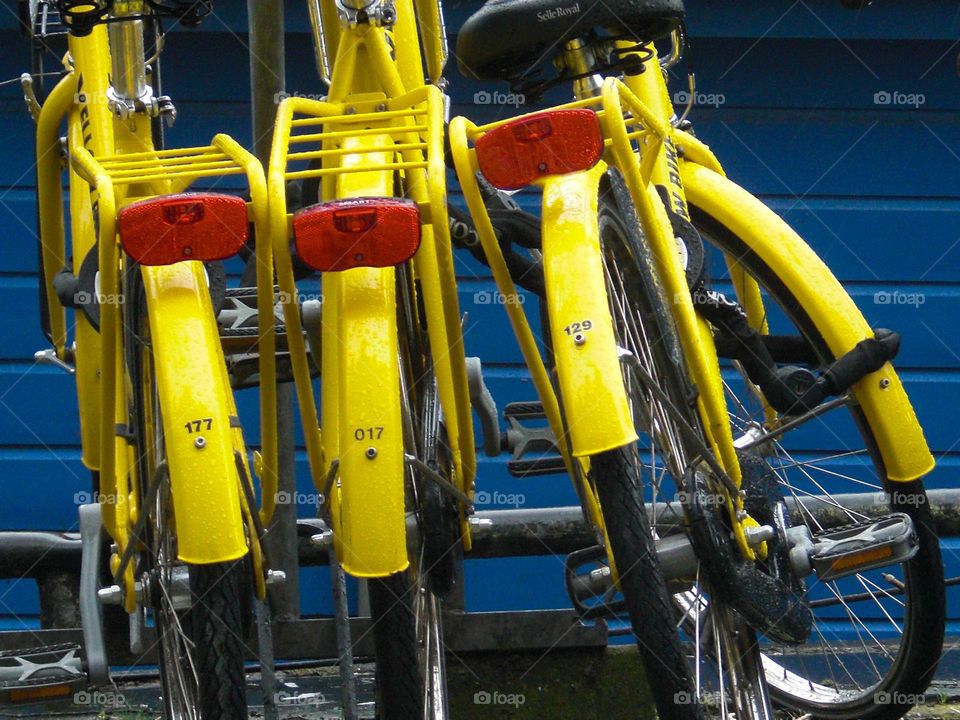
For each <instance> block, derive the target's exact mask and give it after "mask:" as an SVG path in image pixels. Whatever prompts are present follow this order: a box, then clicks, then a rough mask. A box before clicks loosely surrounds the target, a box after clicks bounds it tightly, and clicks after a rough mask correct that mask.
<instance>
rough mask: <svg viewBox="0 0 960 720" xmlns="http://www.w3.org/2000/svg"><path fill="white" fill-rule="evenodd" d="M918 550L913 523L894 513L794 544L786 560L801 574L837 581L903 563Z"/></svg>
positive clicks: (907, 516) (906, 517) (917, 540)
mask: <svg viewBox="0 0 960 720" xmlns="http://www.w3.org/2000/svg"><path fill="white" fill-rule="evenodd" d="M796 537H797V535H796V534H795V535H794V537H793V538H792V539H794V540H796ZM918 549H919V539H918V538H917V533H916V531H915V530H914V527H913V520H911V519H910V516H909V515H906V514H905V513H894V514H892V515H886V516H884V517H881V518H877V519H871V520H867V521H865V522H861V523H855V524H850V525H845V526H843V527H839V528H833V529H831V530H828V531H826V532H820V533H817V534H816V535H813V536H812V537H809V539H808V540H801V541H800V542H795V543H794V546H793V548H792V549H791V550H790V560H791V563H792V564H793V565H794V568H795V569H797V570H799V571H801V572H802V571H803V570H804V569H807V568H809V569H810V570H813V571H815V572H816V573H817V577H818V578H819V579H820V580H822V581H825V580H837V579H839V578H842V577H846V576H847V575H854V574H856V573H861V572H865V571H867V570H873V569H875V568H880V567H887V566H889V565H897V564H899V563H902V562H906V561H907V560H910V558H912V557H913V556H914V555H916V553H917V550H918ZM804 555H805V556H806V559H805V558H804V557H803V556H804Z"/></svg>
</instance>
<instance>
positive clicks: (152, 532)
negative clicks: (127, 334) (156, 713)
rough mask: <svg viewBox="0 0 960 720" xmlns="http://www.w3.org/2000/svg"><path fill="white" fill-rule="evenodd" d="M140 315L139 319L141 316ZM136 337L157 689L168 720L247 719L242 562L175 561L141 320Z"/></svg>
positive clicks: (247, 599) (246, 587)
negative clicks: (156, 655)
mask: <svg viewBox="0 0 960 720" xmlns="http://www.w3.org/2000/svg"><path fill="white" fill-rule="evenodd" d="M140 314H141V315H142V314H143V311H142V308H141V310H140ZM128 327H140V328H141V334H140V336H139V337H138V338H136V341H133V342H129V343H128V344H127V347H128V348H136V350H135V351H133V352H132V353H131V354H132V355H134V356H135V357H134V358H132V363H131V366H132V368H133V374H134V378H135V381H136V384H135V387H137V388H139V393H138V398H137V404H136V406H135V409H136V416H137V427H138V436H139V438H140V439H141V447H140V450H141V453H140V455H141V458H140V462H139V468H140V472H141V477H142V478H144V479H145V480H147V481H148V482H144V483H141V488H142V502H143V503H144V505H143V507H144V508H145V510H146V511H147V512H148V513H149V518H148V527H147V537H146V538H145V540H146V545H147V548H146V552H145V554H144V557H143V558H142V560H141V562H140V567H139V570H140V571H141V574H140V581H141V584H142V586H143V587H144V588H145V593H144V595H145V598H146V603H145V604H147V605H148V606H149V607H150V608H151V613H152V616H153V624H154V627H155V629H156V634H157V651H158V655H159V666H160V682H161V688H162V693H163V704H164V709H165V714H166V717H167V718H168V720H237V719H240V720H243V719H245V718H246V717H247V699H246V674H245V670H244V651H245V645H244V640H243V639H244V638H245V637H246V636H247V631H248V630H249V627H250V616H251V612H252V605H251V594H252V588H251V586H250V577H249V572H250V569H249V566H248V563H247V560H246V558H241V559H240V560H236V561H233V562H227V563H217V564H212V565H188V564H185V563H182V562H180V561H179V560H178V558H177V537H176V524H175V520H174V513H173V498H172V495H171V488H170V479H169V473H168V472H167V470H166V462H165V451H164V441H163V425H162V422H161V408H160V401H159V395H158V393H157V388H156V383H155V381H154V378H153V372H152V367H153V357H152V354H151V351H150V349H149V338H148V326H147V322H146V318H145V317H141V318H138V321H137V322H135V324H134V323H129V324H128Z"/></svg>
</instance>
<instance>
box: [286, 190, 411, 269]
mask: <svg viewBox="0 0 960 720" xmlns="http://www.w3.org/2000/svg"><path fill="white" fill-rule="evenodd" d="M293 240H294V246H295V247H294V249H295V252H296V254H297V257H299V258H300V259H301V260H303V262H305V263H306V264H307V265H309V266H310V267H312V268H314V269H315V270H320V271H321V272H330V271H341V270H349V269H351V268H356V267H393V266H394V265H400V264H401V263H405V262H406V261H407V260H409V259H410V258H412V257H413V255H414V253H416V252H417V248H419V247H420V209H419V208H418V207H417V204H416V203H415V202H412V201H410V200H403V199H401V198H356V199H352V200H336V201H334V202H328V203H323V204H321V205H312V206H311V207H308V208H304V209H303V210H301V211H300V212H298V213H297V214H296V215H294V216H293Z"/></svg>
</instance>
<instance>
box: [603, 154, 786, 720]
mask: <svg viewBox="0 0 960 720" xmlns="http://www.w3.org/2000/svg"><path fill="white" fill-rule="evenodd" d="M607 180H608V182H606V183H605V184H604V186H603V187H602V189H601V197H600V203H599V209H598V213H599V215H598V220H599V226H600V241H601V246H602V251H603V257H604V269H605V274H606V278H607V292H608V297H609V298H610V305H611V314H612V317H613V324H614V331H615V334H616V336H617V342H618V345H619V347H620V348H621V350H622V351H625V352H626V353H628V355H625V358H624V359H625V362H624V365H623V369H624V383H625V387H626V390H627V394H628V397H629V399H630V403H631V410H632V412H633V418H634V424H635V426H636V429H637V433H638V435H639V436H640V439H639V441H638V443H637V446H636V448H635V449H634V450H633V452H634V453H635V455H636V456H637V458H638V459H637V464H638V466H639V471H640V472H642V473H643V476H644V478H645V479H647V481H648V493H647V496H648V497H649V498H650V500H651V504H650V512H649V513H647V512H645V511H644V507H643V503H642V502H641V503H640V504H639V509H636V508H635V509H634V510H633V516H634V519H633V522H634V523H637V524H643V525H645V532H646V534H647V535H648V536H649V537H650V538H651V540H650V542H651V544H652V543H653V542H654V541H655V540H657V539H659V538H660V537H662V536H665V535H668V534H675V533H683V532H685V519H684V517H683V515H682V513H681V512H678V511H677V509H676V508H675V506H673V505H670V504H668V502H667V501H668V500H673V499H674V495H675V492H676V491H677V490H679V489H680V487H681V484H680V482H676V481H674V478H682V477H683V470H684V468H685V467H686V465H687V462H688V459H689V458H691V457H693V455H692V454H689V453H688V449H687V447H686V445H685V443H684V437H683V435H682V434H681V432H680V431H679V430H678V428H677V417H678V415H677V414H679V417H680V418H681V419H682V422H684V423H686V424H687V425H689V426H691V427H697V422H698V421H697V418H696V416H695V413H694V412H693V409H692V406H691V404H690V398H691V397H693V395H692V392H691V388H690V383H689V381H688V380H687V379H686V377H685V375H684V374H683V372H682V370H681V368H682V367H683V354H682V351H681V348H680V343H679V339H678V337H677V335H676V332H675V331H674V330H673V328H672V323H671V322H670V320H669V318H670V314H669V309H668V308H669V304H668V303H666V302H665V298H664V292H663V289H662V287H661V285H660V282H659V280H658V278H657V274H656V272H655V271H654V267H653V259H652V257H651V256H650V254H649V250H648V249H647V248H646V246H645V244H644V240H643V236H642V232H641V230H640V227H639V223H638V222H637V219H636V215H635V213H633V211H632V210H630V211H629V212H625V211H623V210H621V207H628V208H630V207H632V206H631V205H630V204H629V203H630V196H629V193H628V192H627V191H626V188H625V187H624V186H623V183H622V180H621V178H620V176H619V175H618V174H617V173H616V172H615V171H611V173H610V174H609V175H608V178H607ZM650 381H652V382H650ZM651 384H656V386H657V387H658V388H660V389H661V390H660V393H659V394H654V393H652V392H651V390H650V385H651ZM664 400H667V401H668V403H669V404H670V406H671V407H669V408H668V407H666V406H665V403H664ZM598 490H599V486H598ZM671 508H672V510H673V511H672V512H670V509H671ZM604 519H605V520H607V522H608V523H609V519H607V510H606V509H604ZM611 542H613V539H612V538H611ZM614 557H616V550H614ZM619 565H620V560H617V566H618V569H619ZM670 587H671V589H670V590H669V591H668V590H665V591H664V594H665V595H666V597H667V600H666V601H665V602H664V604H663V605H662V606H661V607H660V609H659V610H658V612H659V617H660V625H661V631H660V632H661V635H665V638H664V639H662V640H661V641H660V645H659V646H658V647H656V648H654V650H655V654H656V655H657V657H663V655H662V653H660V652H659V651H660V648H661V647H665V648H667V650H668V652H669V653H670V655H671V656H676V655H678V656H679V657H680V661H682V663H681V662H680V661H678V660H676V659H674V660H672V665H673V666H674V667H680V668H687V669H686V670H685V672H684V673H683V674H682V675H681V674H679V671H674V672H675V673H676V678H675V679H674V680H673V682H672V683H670V684H669V685H666V687H667V689H669V690H670V692H669V693H668V692H666V691H664V692H661V694H660V695H659V696H655V697H656V699H657V702H658V709H659V710H660V713H661V715H663V716H664V717H700V716H702V713H703V706H705V705H717V704H718V703H720V704H722V705H723V706H724V707H726V705H727V704H728V700H729V699H732V700H733V703H731V704H733V705H734V706H735V708H736V712H737V715H736V716H737V717H738V718H766V717H770V712H769V701H768V699H767V695H766V690H765V686H764V684H763V682H762V681H759V679H758V677H757V676H758V671H757V669H756V668H757V667H759V661H758V660H757V659H756V658H755V653H754V652H753V651H752V642H751V641H752V634H751V633H750V632H749V628H746V627H743V626H742V624H741V623H739V622H738V619H737V618H736V617H735V616H734V615H733V614H731V613H729V612H727V611H726V610H725V609H723V608H720V607H719V606H718V605H716V604H712V605H709V606H705V608H704V609H705V612H704V613H703V614H702V615H700V616H698V617H700V618H701V619H702V620H703V621H704V622H703V623H702V627H701V625H700V624H698V625H697V627H696V628H695V632H694V633H689V632H686V633H681V632H678V627H680V626H681V625H682V618H683V616H684V611H685V608H684V607H683V606H684V604H685V602H686V600H687V598H688V594H689V593H688V592H687V591H684V592H675V590H676V588H673V587H672V586H670ZM706 596H708V588H707V587H706V584H705V583H701V587H700V588H699V590H698V591H697V594H696V595H694V597H698V598H703V597H706ZM631 619H632V616H631ZM708 646H709V647H713V648H714V649H715V651H716V652H715V654H717V655H718V656H719V657H720V658H721V662H719V663H713V667H705V664H706V663H705V660H706V656H705V654H704V653H701V652H700V649H701V648H704V647H708ZM685 655H686V656H689V657H690V658H691V659H692V661H693V663H692V664H693V673H692V675H691V673H690V670H689V660H688V659H687V657H685ZM652 662H654V663H656V662H657V658H656V657H655V658H654V659H653V661H652ZM647 673H648V675H650V674H651V673H650V669H649V668H648V670H647ZM662 681H663V680H662V679H661V677H658V676H656V675H652V676H651V685H652V686H654V687H656V685H657V683H659V682H662ZM708 686H709V689H708ZM734 688H736V690H734Z"/></svg>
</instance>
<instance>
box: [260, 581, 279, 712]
mask: <svg viewBox="0 0 960 720" xmlns="http://www.w3.org/2000/svg"><path fill="white" fill-rule="evenodd" d="M254 604H255V605H256V612H257V646H258V648H259V655H260V691H261V692H262V693H263V717H264V720H278V718H279V717H280V714H279V712H278V710H277V668H276V664H275V663H274V657H273V627H272V625H271V624H270V602H269V600H268V599H264V600H255V601H254Z"/></svg>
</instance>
